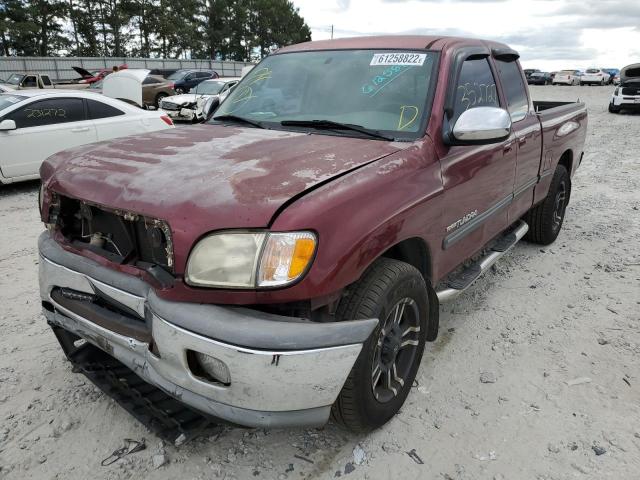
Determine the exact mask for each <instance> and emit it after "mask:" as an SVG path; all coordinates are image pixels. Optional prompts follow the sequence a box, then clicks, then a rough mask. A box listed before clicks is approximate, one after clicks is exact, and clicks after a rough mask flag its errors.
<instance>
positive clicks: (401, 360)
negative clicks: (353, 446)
mask: <svg viewBox="0 0 640 480" xmlns="http://www.w3.org/2000/svg"><path fill="white" fill-rule="evenodd" d="M428 316H429V301H428V295H427V286H426V283H425V280H424V278H423V277H422V275H421V274H420V272H419V271H418V270H417V269H416V268H414V267H413V266H411V265H409V264H407V263H404V262H400V261H398V260H392V259H388V258H380V259H378V260H377V261H376V262H375V263H374V264H373V265H372V266H371V267H369V269H368V270H367V271H366V272H365V274H364V275H363V276H362V278H361V279H360V280H359V281H358V282H357V283H356V284H354V285H353V286H352V287H350V288H349V290H348V291H347V295H346V296H345V298H343V300H342V301H341V303H340V305H339V307H338V311H337V312H336V317H337V318H339V319H342V320H351V319H363V318H378V319H379V323H378V326H377V327H376V329H375V330H374V331H373V333H372V334H371V336H370V337H369V339H368V340H367V341H366V342H365V343H364V345H363V347H362V351H361V352H360V355H359V357H358V359H357V360H356V363H355V364H354V366H353V368H352V369H351V372H350V373H349V376H348V377H347V380H346V382H345V384H344V386H343V387H342V391H341V392H340V395H339V396H338V398H337V399H336V402H335V403H334V405H333V408H332V410H331V415H332V418H333V419H334V420H335V421H336V422H337V423H339V424H341V425H343V426H345V427H346V428H348V429H350V430H353V431H358V432H365V431H369V430H373V429H374V428H377V427H380V426H381V425H383V424H384V423H386V422H387V421H388V420H390V419H391V418H392V417H393V416H394V415H395V414H396V413H397V412H398V410H400V407H402V405H403V403H404V401H405V399H406V398H407V395H408V394H409V391H410V389H411V386H412V384H413V381H414V379H415V376H416V373H417V371H418V367H419V365H420V360H421V359H422V352H423V350H424V344H425V341H426V334H427V324H428V322H427V319H428Z"/></svg>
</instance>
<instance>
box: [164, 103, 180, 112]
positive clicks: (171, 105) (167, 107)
mask: <svg viewBox="0 0 640 480" xmlns="http://www.w3.org/2000/svg"><path fill="white" fill-rule="evenodd" d="M160 108H162V109H163V110H179V109H180V105H177V104H175V103H172V102H162V103H161V104H160Z"/></svg>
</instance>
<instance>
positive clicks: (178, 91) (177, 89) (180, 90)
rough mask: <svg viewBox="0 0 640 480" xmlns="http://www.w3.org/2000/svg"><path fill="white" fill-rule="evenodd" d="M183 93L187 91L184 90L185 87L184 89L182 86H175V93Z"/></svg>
mask: <svg viewBox="0 0 640 480" xmlns="http://www.w3.org/2000/svg"><path fill="white" fill-rule="evenodd" d="M183 93H187V90H185V89H184V88H182V87H178V88H176V94H178V95H182V94H183Z"/></svg>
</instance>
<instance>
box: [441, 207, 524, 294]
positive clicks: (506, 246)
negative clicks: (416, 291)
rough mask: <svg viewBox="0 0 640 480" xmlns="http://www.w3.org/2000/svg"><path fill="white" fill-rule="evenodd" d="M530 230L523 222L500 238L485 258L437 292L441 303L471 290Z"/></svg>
mask: <svg viewBox="0 0 640 480" xmlns="http://www.w3.org/2000/svg"><path fill="white" fill-rule="evenodd" d="M528 230H529V225H527V224H526V223H525V222H523V221H522V220H520V221H519V222H518V223H516V226H515V228H514V229H513V230H511V231H510V232H509V233H507V234H506V235H504V236H502V237H501V238H499V239H498V241H497V242H496V243H495V244H494V245H493V246H492V247H491V248H490V249H489V250H488V252H487V254H486V255H485V256H484V257H482V258H481V259H479V260H478V261H477V262H475V263H473V264H471V265H469V266H468V267H467V268H465V269H464V270H463V271H462V272H460V273H458V274H457V275H455V276H454V277H453V278H451V279H449V280H448V281H447V283H446V285H445V286H444V288H442V289H440V290H438V291H437V292H436V295H437V296H438V301H439V302H440V303H444V302H450V301H451V300H454V299H456V298H457V297H458V295H460V294H461V293H462V292H464V291H465V290H466V289H467V288H469V287H470V286H471V285H472V284H473V282H475V281H476V280H477V279H478V278H480V276H481V275H482V274H483V273H484V272H486V271H487V270H488V269H489V268H491V265H493V264H494V263H496V262H497V261H498V259H499V258H500V257H502V256H503V255H504V254H505V253H507V252H508V251H509V250H511V249H512V248H513V247H514V245H515V244H516V243H518V242H519V241H520V240H521V239H522V237H524V235H525V234H526V233H527V231H528Z"/></svg>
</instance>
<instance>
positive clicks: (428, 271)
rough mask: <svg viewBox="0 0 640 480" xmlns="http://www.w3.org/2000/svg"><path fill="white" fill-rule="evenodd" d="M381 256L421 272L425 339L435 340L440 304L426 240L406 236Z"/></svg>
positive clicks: (438, 323)
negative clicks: (426, 306)
mask: <svg viewBox="0 0 640 480" xmlns="http://www.w3.org/2000/svg"><path fill="white" fill-rule="evenodd" d="M382 257H384V258H390V259H393V260H398V261H401V262H405V263H408V264H409V265H411V266H413V267H415V268H416V269H418V271H419V272H420V273H421V274H422V277H423V278H424V280H425V283H426V285H427V295H428V298H429V319H428V327H427V336H426V339H427V341H428V342H432V341H434V340H436V338H437V337H438V328H439V325H440V304H439V302H438V296H437V295H436V291H435V288H434V285H433V281H432V278H433V277H432V272H433V270H432V262H431V254H430V251H429V246H428V245H427V242H425V241H424V240H423V239H422V238H419V237H411V238H407V239H405V240H402V241H401V242H398V243H396V244H395V245H393V246H391V247H389V248H387V250H385V251H384V252H383V253H382V255H380V257H378V258H382ZM374 261H375V260H374ZM372 263H373V262H372Z"/></svg>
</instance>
